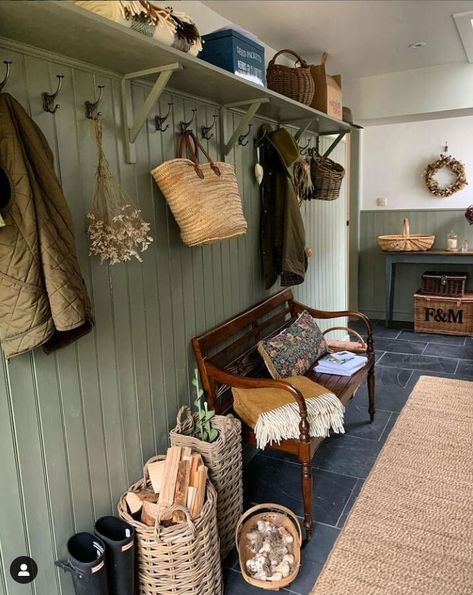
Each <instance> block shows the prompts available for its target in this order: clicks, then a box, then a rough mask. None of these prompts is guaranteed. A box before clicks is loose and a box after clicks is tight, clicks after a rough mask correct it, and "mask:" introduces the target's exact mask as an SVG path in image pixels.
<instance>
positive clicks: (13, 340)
mask: <svg viewBox="0 0 473 595" xmlns="http://www.w3.org/2000/svg"><path fill="white" fill-rule="evenodd" d="M0 213H1V215H2V217H3V219H4V221H5V226H3V227H0V339H1V342H2V347H3V351H4V353H5V355H6V357H12V356H14V355H18V354H20V353H24V352H26V351H29V350H31V349H34V348H35V347H38V346H39V345H42V346H43V348H44V350H45V351H46V352H47V353H48V352H50V351H53V350H55V349H58V348H59V347H62V346H63V345H67V344H68V343H70V342H72V341H74V340H75V339H77V338H78V337H80V336H82V335H84V334H85V333H87V332H89V331H90V330H91V329H92V326H93V318H92V313H91V305H90V301H89V297H88V295H87V289H86V287H85V284H84V280H83V279H82V276H81V273H80V270H79V264H78V262H77V257H76V251H75V241H74V233H73V224H72V216H71V213H70V211H69V207H68V205H67V203H66V200H65V198H64V195H63V192H62V189H61V186H60V183H59V180H58V179H57V176H56V174H55V171H54V163H53V156H52V152H51V150H50V148H49V146H48V144H47V142H46V139H45V137H44V135H43V134H42V132H41V130H40V129H39V128H38V127H37V126H36V124H35V123H34V122H33V121H32V120H31V118H30V117H29V116H28V114H27V113H26V112H25V110H24V109H23V108H22V107H21V105H20V104H19V103H18V102H17V101H16V100H15V99H14V98H13V97H11V96H10V95H8V94H6V93H4V94H0Z"/></svg>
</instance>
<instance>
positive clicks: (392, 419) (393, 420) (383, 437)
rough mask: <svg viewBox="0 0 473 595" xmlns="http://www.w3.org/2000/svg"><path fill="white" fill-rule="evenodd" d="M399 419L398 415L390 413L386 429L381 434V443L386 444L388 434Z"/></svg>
mask: <svg viewBox="0 0 473 595" xmlns="http://www.w3.org/2000/svg"><path fill="white" fill-rule="evenodd" d="M398 419H399V413H394V412H393V413H391V417H390V418H389V421H388V423H387V424H386V427H385V428H384V431H383V433H382V434H381V438H380V440H381V442H383V443H384V442H386V440H387V438H388V436H389V434H390V433H391V430H392V429H393V428H394V425H395V423H396V422H397V420H398Z"/></svg>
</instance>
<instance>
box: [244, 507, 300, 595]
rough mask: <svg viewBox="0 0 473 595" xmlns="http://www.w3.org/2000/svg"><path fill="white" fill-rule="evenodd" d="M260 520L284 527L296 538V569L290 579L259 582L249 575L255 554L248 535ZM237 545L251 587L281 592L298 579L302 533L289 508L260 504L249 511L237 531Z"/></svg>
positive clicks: (245, 575)
mask: <svg viewBox="0 0 473 595" xmlns="http://www.w3.org/2000/svg"><path fill="white" fill-rule="evenodd" d="M259 520H263V521H271V522H272V523H276V524H278V525H282V526H283V527H284V528H285V529H287V530H288V531H289V533H290V534H291V535H292V537H293V538H294V549H293V552H292V553H293V555H294V559H295V563H294V568H293V570H292V572H291V574H290V575H289V576H288V577H286V578H283V579H281V580H280V581H272V582H269V581H262V580H257V579H255V578H253V577H252V576H251V574H249V573H248V570H247V568H246V562H247V560H249V559H250V558H252V557H253V556H254V553H253V552H251V550H250V549H249V547H248V540H247V538H246V535H247V533H248V532H249V531H251V530H252V528H253V527H254V526H255V525H256V523H257V522H258V521H259ZM236 544H237V550H238V557H239V560H240V570H241V573H242V575H243V578H244V579H245V581H246V582H247V583H249V584H250V585H253V586H255V587H259V588H260V589H266V590H267V591H279V589H282V588H284V587H287V586H288V585H289V584H291V583H292V582H293V581H294V580H295V579H296V577H297V575H298V573H299V568H300V564H301V544H302V531H301V527H300V524H299V521H298V520H297V517H296V515H295V514H294V513H293V512H292V510H289V508H286V507H285V506H281V505H280V504H273V503H271V504H258V505H257V506H253V508H250V509H249V510H247V511H246V512H245V514H244V515H243V516H242V517H241V519H240V521H239V523H238V526H237V529H236Z"/></svg>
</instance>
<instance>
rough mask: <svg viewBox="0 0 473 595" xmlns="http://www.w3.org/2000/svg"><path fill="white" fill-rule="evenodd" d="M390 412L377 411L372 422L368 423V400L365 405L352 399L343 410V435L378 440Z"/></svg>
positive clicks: (358, 400)
mask: <svg viewBox="0 0 473 595" xmlns="http://www.w3.org/2000/svg"><path fill="white" fill-rule="evenodd" d="M389 416H390V412H389V411H382V410H378V411H377V413H376V415H375V418H374V422H373V423H370V418H369V413H368V398H366V401H365V403H362V401H361V399H356V400H355V399H353V400H352V401H350V402H349V403H348V405H347V408H346V410H345V433H346V434H347V435H348V436H358V437H359V438H365V439H368V440H379V438H380V436H381V434H382V432H383V430H384V427H385V426H386V423H387V421H388V419H389Z"/></svg>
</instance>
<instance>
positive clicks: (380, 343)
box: [374, 338, 437, 355]
mask: <svg viewBox="0 0 473 595" xmlns="http://www.w3.org/2000/svg"><path fill="white" fill-rule="evenodd" d="M374 346H375V348H376V350H379V351H388V352H390V353H413V354H417V355H420V354H421V353H422V352H423V351H424V349H425V348H426V347H427V343H425V342H420V341H419V342H417V341H416V342H413V341H396V340H395V339H380V338H376V340H375V343H374ZM435 355H437V354H435Z"/></svg>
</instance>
